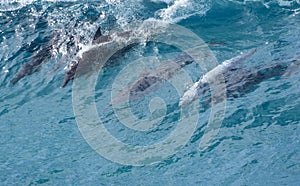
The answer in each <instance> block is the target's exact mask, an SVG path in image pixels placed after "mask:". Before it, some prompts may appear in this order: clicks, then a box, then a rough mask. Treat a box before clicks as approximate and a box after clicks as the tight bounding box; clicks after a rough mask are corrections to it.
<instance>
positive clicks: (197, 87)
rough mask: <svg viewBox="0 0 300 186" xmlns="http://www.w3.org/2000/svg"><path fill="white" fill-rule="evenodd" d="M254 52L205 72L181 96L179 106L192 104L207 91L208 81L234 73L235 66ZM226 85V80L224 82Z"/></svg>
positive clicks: (252, 51) (251, 51) (253, 51)
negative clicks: (221, 75)
mask: <svg viewBox="0 0 300 186" xmlns="http://www.w3.org/2000/svg"><path fill="white" fill-rule="evenodd" d="M255 52H256V48H255V49H252V50H250V51H249V52H247V53H245V54H242V55H239V56H236V57H234V58H231V59H229V60H225V61H224V62H222V63H221V64H219V65H218V66H216V67H215V68H214V69H212V70H211V71H209V72H207V73H206V74H205V75H203V76H202V77H201V78H200V79H199V81H197V82H196V83H195V84H194V85H192V86H191V87H190V89H188V90H187V91H186V92H185V93H184V94H183V96H182V97H181V98H180V101H179V106H180V107H182V106H185V105H187V104H189V103H191V102H193V101H194V100H195V99H197V98H198V97H199V96H200V95H202V94H204V93H205V92H206V91H208V90H209V83H208V81H209V80H214V79H216V77H217V76H218V75H219V74H224V73H225V72H229V73H230V72H231V71H234V70H235V68H236V66H237V64H238V63H240V62H242V61H245V60H246V59H247V58H249V57H250V56H252V55H253V54H254V53H255ZM225 83H226V80H225Z"/></svg>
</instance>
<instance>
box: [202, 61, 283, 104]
mask: <svg viewBox="0 0 300 186" xmlns="http://www.w3.org/2000/svg"><path fill="white" fill-rule="evenodd" d="M287 69H288V66H287V65H286V64H275V65H274V66H269V67H262V68H260V69H255V70H254V69H252V70H244V69H234V68H232V69H230V70H228V71H225V72H224V73H223V77H224V80H225V85H226V97H227V99H232V98H238V97H241V96H243V95H245V94H246V93H248V92H250V91H253V90H255V89H256V88H257V86H258V84H259V83H261V82H263V81H265V80H267V79H270V78H273V77H281V76H283V75H284V74H285V73H286V71H287ZM209 86H210V85H209V84H208V83H204V84H202V85H201V86H199V89H198V90H197V91H198V94H199V95H202V96H203V97H204V102H203V103H206V104H210V103H211V97H210V96H209V97H208V94H207V93H208V92H209V91H210V87H209ZM216 99H217V101H218V98H216Z"/></svg>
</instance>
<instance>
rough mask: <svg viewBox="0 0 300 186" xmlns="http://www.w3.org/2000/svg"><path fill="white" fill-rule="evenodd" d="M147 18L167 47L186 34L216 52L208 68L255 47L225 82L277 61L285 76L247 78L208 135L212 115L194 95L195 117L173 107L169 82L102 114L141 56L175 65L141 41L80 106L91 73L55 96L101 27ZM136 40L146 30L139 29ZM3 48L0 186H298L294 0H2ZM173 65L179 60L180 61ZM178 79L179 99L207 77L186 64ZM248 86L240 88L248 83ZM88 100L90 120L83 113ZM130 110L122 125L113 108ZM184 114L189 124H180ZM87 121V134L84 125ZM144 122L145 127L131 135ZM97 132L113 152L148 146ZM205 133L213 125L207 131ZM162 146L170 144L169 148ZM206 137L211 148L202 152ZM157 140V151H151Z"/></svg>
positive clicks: (105, 72) (299, 47)
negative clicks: (158, 25)
mask: <svg viewBox="0 0 300 186" xmlns="http://www.w3.org/2000/svg"><path fill="white" fill-rule="evenodd" d="M147 21H159V22H163V23H164V24H168V25H175V26H179V27H178V28H182V29H183V30H181V29H179V30H177V31H178V33H176V32H175V33H174V32H173V31H172V30H170V29H169V30H168V29H167V30H165V31H162V33H163V35H168V34H169V35H171V36H172V34H175V36H174V37H171V38H173V40H174V41H175V42H176V41H178V42H177V43H179V45H181V44H183V43H185V42H184V40H181V37H183V38H184V35H186V34H188V33H193V34H195V35H193V36H197V38H201V41H204V42H205V43H206V44H207V46H206V47H207V48H206V49H209V50H210V52H211V53H210V55H213V57H212V58H208V59H209V60H208V61H207V63H209V64H208V65H211V64H213V62H212V61H210V60H211V59H213V60H215V63H217V64H220V63H221V62H222V61H224V60H227V59H230V58H232V57H235V56H238V55H240V54H242V53H245V52H247V51H249V50H250V49H252V48H256V50H257V51H256V53H255V54H254V55H253V56H251V57H249V58H247V59H246V60H245V62H243V64H242V65H241V66H240V67H238V68H239V70H237V71H233V72H232V73H236V74H235V75H233V78H235V77H236V78H238V77H241V76H243V75H245V74H247V73H248V74H249V73H254V74H255V72H258V71H259V70H261V69H263V68H264V67H272V66H276V65H277V64H282V65H284V66H286V67H287V68H286V69H285V72H284V73H283V74H284V75H282V74H280V75H279V74H276V73H274V75H273V76H272V77H270V78H265V79H259V78H258V77H257V76H254V78H258V79H257V80H256V79H255V80H254V81H253V82H252V84H251V86H249V87H248V86H247V90H245V91H244V92H242V94H239V95H236V96H230V95H228V97H226V99H225V100H226V105H225V106H224V107H223V111H224V115H222V114H221V116H220V117H219V119H221V123H220V125H216V126H214V125H211V123H213V122H211V120H210V119H211V118H212V116H211V112H212V110H213V108H214V107H211V106H207V104H206V102H205V99H204V98H202V97H201V96H200V97H199V98H198V99H196V100H195V101H194V103H193V104H199V105H200V106H199V105H198V106H197V107H192V108H193V110H188V109H187V110H184V108H183V109H182V110H181V108H179V106H178V103H179V99H180V97H181V96H182V93H183V92H181V93H178V89H176V87H175V86H174V84H172V81H163V82H162V86H158V88H156V89H155V90H153V91H151V92H150V93H149V94H147V95H145V96H144V97H142V98H140V99H138V100H135V101H133V102H132V103H130V104H129V106H127V107H125V108H116V109H113V108H111V107H109V106H108V105H109V103H110V102H111V101H112V99H114V97H116V96H115V95H114V94H113V92H114V88H115V87H118V86H121V85H120V84H122V83H123V84H126V83H128V82H130V81H131V82H132V81H134V78H138V76H139V73H135V71H137V72H138V71H141V70H142V69H143V68H144V67H143V66H139V65H138V64H141V63H139V62H142V61H141V59H143V60H144V61H143V62H145V61H146V62H147V61H148V62H147V63H148V64H147V65H150V66H151V65H152V66H155V64H156V63H155V61H157V60H161V61H170V60H174V59H178V56H181V54H182V51H181V50H180V49H179V48H178V47H177V48H176V47H174V46H170V45H167V44H165V43H163V42H154V41H149V42H147V39H145V41H144V42H140V43H139V44H137V45H136V46H133V47H132V48H129V49H126V50H125V51H122V52H121V54H118V56H117V57H116V58H111V59H110V60H109V61H108V62H107V63H106V64H108V65H107V67H105V68H104V69H102V70H99V74H97V73H95V72H94V73H91V74H93V75H95V74H96V75H95V77H96V79H95V84H96V86H93V90H94V95H92V96H91V97H92V98H93V99H91V97H89V95H88V97H84V96H83V97H81V96H82V95H83V94H84V93H85V92H89V91H88V90H85V88H86V87H89V86H88V85H89V83H91V82H90V81H91V79H93V78H94V76H93V75H91V74H90V75H88V76H85V77H80V78H78V79H81V80H82V81H83V82H87V83H86V84H85V83H82V84H80V81H79V83H77V82H76V81H74V84H73V85H72V84H71V83H69V85H67V86H66V87H64V88H60V86H61V83H62V81H63V79H64V67H65V66H66V65H67V64H69V63H70V62H71V61H72V60H73V59H74V58H75V56H76V55H78V53H80V51H82V50H89V49H90V47H91V41H92V38H93V37H94V33H95V32H96V30H97V28H98V27H99V26H101V30H102V33H103V34H104V35H108V34H110V33H111V31H112V30H117V32H124V31H130V30H132V29H133V25H141V24H143V23H145V22H147ZM176 28H177V27H176ZM141 31H142V32H147V27H146V28H145V27H143V28H142V30H141ZM175 31H176V29H175ZM53 33H58V34H56V35H55V34H53ZM176 34H179V36H181V37H178V35H176ZM145 35H146V34H145ZM54 37H55V38H54ZM53 38H54V39H53ZM196 41H198V40H196ZM50 45H51V46H54V49H56V50H53V51H51V52H53V54H52V56H51V57H49V58H47V57H45V58H46V59H45V60H44V62H43V63H42V64H41V65H40V66H39V69H38V70H37V71H36V72H35V73H33V74H31V75H29V76H26V77H24V78H22V79H21V80H20V81H19V82H17V83H16V84H15V85H13V83H12V81H13V79H14V77H15V75H16V73H17V72H18V71H19V70H20V68H21V67H22V66H23V65H24V64H26V63H29V62H30V61H31V60H32V59H33V57H34V55H35V54H36V53H38V52H39V51H42V49H43V47H45V46H50ZM188 45H189V43H188ZM0 46H1V49H0V62H1V63H0V81H1V84H0V134H1V135H0V144H1V145H0V185H83V184H84V185H295V186H296V185H299V184H300V128H299V124H300V114H299V112H300V89H299V87H298V86H299V80H300V73H299V72H300V69H299V68H298V67H299V61H300V2H299V1H298V0H269V1H264V0H261V1H258V0H247V1H246V0H244V1H242V0H227V1H224V0H216V1H213V0H149V1H147V0H128V1H121V0H106V1H105V0H97V1H86V0H78V1H77V0H16V1H8V0H2V1H0ZM191 47H192V45H191ZM78 50H80V51H78ZM99 52H101V51H100V50H99ZM182 58H184V59H181V58H179V61H180V60H183V61H184V60H186V59H187V56H186V57H184V55H183V57H182ZM145 59H146V60H145ZM134 62H135V63H134ZM297 62H298V63H297ZM151 68H153V67H151ZM92 71H93V70H92ZM154 71H157V70H154ZM182 71H185V72H186V75H187V76H188V77H189V82H188V81H187V82H185V80H183V79H179V80H178V79H177V80H176V79H175V80H174V82H179V84H180V87H181V88H182V89H183V90H187V89H188V87H190V86H191V83H192V82H196V81H197V80H198V79H199V78H200V77H201V75H203V74H204V73H205V71H206V69H203V68H201V67H200V66H199V65H198V64H197V63H196V62H195V61H194V62H193V63H192V64H189V65H186V66H185V67H183V69H182V70H181V71H180V72H182ZM178 77H182V76H178ZM247 77H250V76H247ZM251 77H252V76H251ZM122 80H124V81H122ZM245 82H246V80H243V81H241V82H240V83H241V84H245V86H246V85H248V84H246V83H245ZM118 83H119V84H118ZM227 83H229V84H230V81H229V82H227ZM232 87H233V88H234V86H232ZM232 87H231V88H232ZM83 98H85V99H83ZM82 100H83V102H81V101H82ZM92 102H95V107H96V109H97V111H98V115H97V116H98V117H96V118H95V115H92V110H91V107H89V106H90V105H92V104H91V103H92ZM201 105H202V106H201ZM203 105H204V106H203ZM205 105H206V106H205ZM129 108H130V110H131V115H133V116H135V118H136V120H134V121H141V122H136V123H130V122H131V121H132V120H129V122H128V120H126V118H130V116H131V115H130V116H129V115H126V114H128V113H121V111H122V110H128V109H129ZM195 108H196V109H195ZM120 113H121V114H120ZM82 115H84V117H83V116H82ZM120 116H122V117H123V118H122V117H120ZM124 116H125V117H124ZM196 116H197V117H196ZM153 117H154V119H153ZM155 117H157V118H158V119H159V120H155V119H157V118H155ZM185 117H187V118H191V119H190V120H188V122H185V123H184V124H183V125H181V123H180V121H184V119H185ZM124 118H125V120H124ZM149 118H150V119H149ZM151 118H152V119H151ZM82 119H84V120H82ZM94 119H96V123H95V122H94V123H93V124H95V126H96V127H94V128H93V127H91V128H88V127H90V126H92V125H91V124H90V123H89V122H90V120H94ZM147 119H148V120H147ZM98 120H100V121H101V123H99V122H97V121H98ZM149 121H154V123H151V122H149ZM126 122H127V123H126ZM82 123H83V124H82ZM85 123H89V124H88V125H85ZM142 124H145V126H143V127H142V129H147V130H138V129H141V128H139V126H140V125H142ZM99 126H103V127H104V128H105V129H106V130H105V131H106V132H107V133H109V134H110V135H111V136H113V137H114V138H115V139H117V140H118V141H119V142H120V144H129V145H131V146H132V147H145V148H141V149H142V150H140V151H135V150H136V149H135V148H128V146H126V147H124V148H122V147H123V146H121V145H120V146H118V145H116V144H115V143H113V142H112V141H111V139H110V138H108V137H107V136H109V135H107V133H104V132H103V131H102V133H97V131H98V129H99V128H97V127H99ZM210 127H211V128H214V127H215V128H214V129H215V130H212V134H211V133H210V130H209V129H211V128H210ZM93 129H95V131H96V132H94V131H93ZM174 131H175V132H174ZM176 132H177V133H176ZM209 134H211V135H209ZM169 137H173V141H166V140H167V139H169ZM206 137H209V138H210V139H209V140H208V141H206V142H207V143H206V145H205V148H204V149H203V148H201V144H203V141H205V139H206ZM181 140H182V141H181ZM161 142H165V143H163V146H162V148H158V147H157V148H155V147H156V146H151V145H155V144H159V143H161ZM177 142H180V144H179V145H176V143H177ZM148 147H150V150H149V149H148V150H149V151H150V152H151V153H147V152H148V151H147V148H148ZM151 147H153V149H154V152H152V151H151ZM124 149H125V150H124ZM172 149H173V150H172ZM131 152H134V153H133V154H131ZM135 152H136V153H135ZM126 153H128V154H126Z"/></svg>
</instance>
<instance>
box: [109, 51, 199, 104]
mask: <svg viewBox="0 0 300 186" xmlns="http://www.w3.org/2000/svg"><path fill="white" fill-rule="evenodd" d="M193 61H194V60H193V59H192V57H190V56H189V55H188V54H186V53H183V54H181V55H179V56H177V57H176V58H174V59H173V60H172V61H169V62H162V63H161V64H160V65H159V66H158V67H157V68H156V69H155V70H152V71H144V72H142V73H141V74H140V75H139V77H138V79H137V80H136V81H134V82H133V83H131V84H130V85H129V86H127V87H125V88H124V89H123V90H121V91H120V92H119V94H118V95H117V96H116V97H115V98H113V99H112V101H111V102H110V103H109V105H108V106H106V107H105V108H108V107H109V106H111V105H112V104H119V103H122V102H124V101H125V100H126V99H127V98H128V95H129V96H130V101H135V100H138V99H140V98H143V97H145V96H146V95H147V94H149V93H151V92H153V91H155V90H157V89H159V88H160V87H161V86H162V83H163V81H166V80H169V79H170V78H172V77H173V76H174V75H175V74H176V73H177V72H178V71H179V70H180V69H182V68H183V67H185V66H187V65H189V64H191V63H192V62H193Z"/></svg>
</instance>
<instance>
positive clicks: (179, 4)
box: [156, 0, 210, 23]
mask: <svg viewBox="0 0 300 186" xmlns="http://www.w3.org/2000/svg"><path fill="white" fill-rule="evenodd" d="M163 2H165V3H167V4H168V7H167V8H164V9H161V10H159V11H157V12H156V15H157V16H158V17H160V18H161V19H162V20H164V21H167V22H170V23H175V22H178V21H181V20H183V19H186V18H188V17H190V16H193V15H196V14H198V15H204V14H205V13H206V12H207V11H208V10H209V9H210V5H209V2H208V1H206V0H173V1H171V0H164V1H163Z"/></svg>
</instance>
